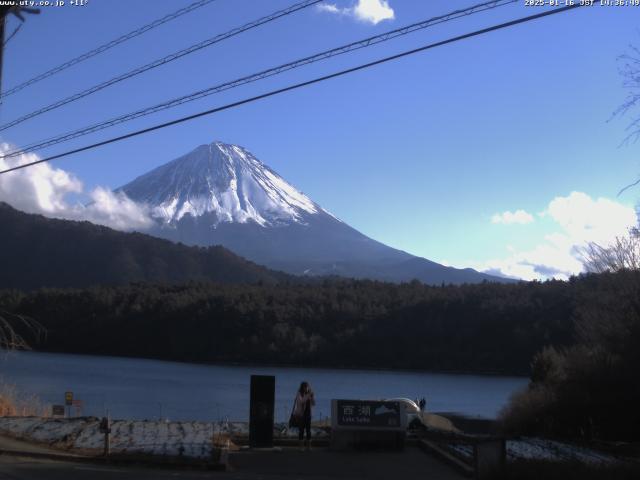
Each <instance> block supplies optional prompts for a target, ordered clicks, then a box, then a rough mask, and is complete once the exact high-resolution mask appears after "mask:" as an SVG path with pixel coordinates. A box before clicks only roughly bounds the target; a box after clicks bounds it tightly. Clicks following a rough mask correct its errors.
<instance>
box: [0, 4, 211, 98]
mask: <svg viewBox="0 0 640 480" xmlns="http://www.w3.org/2000/svg"><path fill="white" fill-rule="evenodd" d="M215 1H216V0H198V1H197V2H194V3H192V4H191V5H187V6H186V7H183V8H181V9H179V10H176V11H175V12H173V13H170V14H168V15H165V16H164V17H162V18H159V19H157V20H155V21H153V22H151V23H149V24H147V25H144V26H142V27H140V28H137V29H135V30H133V31H131V32H129V33H127V34H125V35H122V36H120V37H118V38H116V39H114V40H111V41H110V42H107V43H105V44H103V45H100V46H99V47H96V48H94V49H93V50H90V51H88V52H86V53H83V54H82V55H80V56H78V57H75V58H72V59H71V60H69V61H67V62H65V63H63V64H61V65H58V66H57V67H54V68H52V69H51V70H47V71H46V72H44V73H41V74H40V75H37V76H35V77H33V78H31V79H29V80H27V81H25V82H22V83H20V84H19V85H16V86H15V87H13V88H10V89H9V90H7V91H6V92H4V93H3V94H2V95H1V96H0V98H4V97H8V96H9V95H13V94H14V93H16V92H19V91H20V90H23V89H25V88H27V87H29V86H31V85H33V84H34V83H37V82H39V81H40V80H44V79H45V78H48V77H50V76H52V75H55V74H56V73H60V72H62V71H63V70H66V69H67V68H69V67H72V66H74V65H77V64H78V63H81V62H84V61H85V60H87V59H89V58H91V57H95V56H96V55H99V54H101V53H103V52H106V51H107V50H109V49H111V48H113V47H115V46H116V45H120V44H121V43H124V42H126V41H127V40H131V39H132V38H135V37H137V36H139V35H142V34H143V33H146V32H148V31H149V30H153V29H154V28H156V27H159V26H160V25H162V24H165V23H167V22H170V21H171V20H175V19H176V18H178V17H181V16H182V15H184V14H186V13H189V12H192V11H193V10H196V9H197V8H200V7H204V6H205V5H207V4H209V3H211V2H215Z"/></svg>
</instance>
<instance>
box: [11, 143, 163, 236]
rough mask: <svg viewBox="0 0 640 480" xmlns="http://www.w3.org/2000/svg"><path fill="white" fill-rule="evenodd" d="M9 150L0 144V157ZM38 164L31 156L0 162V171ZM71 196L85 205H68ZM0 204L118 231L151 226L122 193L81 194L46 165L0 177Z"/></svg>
mask: <svg viewBox="0 0 640 480" xmlns="http://www.w3.org/2000/svg"><path fill="white" fill-rule="evenodd" d="M11 150H12V148H11V147H10V146H9V145H7V144H6V143H4V144H0V153H1V154H4V153H6V152H8V151H11ZM36 160H38V156H37V155H35V154H25V155H21V156H19V157H14V158H8V159H2V158H0V170H5V169H7V168H11V167H14V166H17V165H21V164H24V163H29V162H33V161H36ZM72 195H86V196H87V197H88V199H89V201H88V202H87V203H86V205H85V204H82V203H78V202H76V203H72V202H71V201H70V200H69V197H70V196H72ZM0 201H3V202H6V203H8V204H9V205H12V206H13V207H15V208H17V209H18V210H22V211H24V212H28V213H40V214H42V215H45V216H48V217H54V218H63V219H67V220H88V221H90V222H92V223H97V224H100V225H105V226H108V227H111V228H115V229H118V230H141V229H142V230H143V229H145V228H148V227H150V226H151V224H152V222H153V221H152V220H151V217H150V215H149V211H148V209H147V207H146V206H144V205H140V204H137V203H136V202H134V201H133V200H131V199H130V198H128V197H127V196H126V195H124V194H123V193H114V192H112V191H111V190H109V189H106V188H102V187H97V188H95V189H93V190H92V191H90V192H86V193H85V192H84V187H83V185H82V182H81V181H80V180H79V179H78V178H76V177H75V176H73V175H72V174H70V173H69V172H66V171H64V170H62V169H60V168H54V167H52V166H51V165H49V164H47V163H41V164H38V165H33V166H31V167H28V168H24V169H21V170H15V171H13V172H10V173H5V174H2V175H0Z"/></svg>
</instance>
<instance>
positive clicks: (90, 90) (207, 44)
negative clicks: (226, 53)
mask: <svg viewBox="0 0 640 480" xmlns="http://www.w3.org/2000/svg"><path fill="white" fill-rule="evenodd" d="M322 1H324V0H304V1H302V2H300V3H296V4H294V5H291V6H289V7H287V8H285V9H283V10H278V11H277V12H274V13H272V14H270V15H267V16H265V17H261V18H259V19H257V20H254V21H253V22H249V23H247V24H245V25H242V26H241V27H237V28H234V29H233V30H229V31H228V32H225V33H221V34H220V35H216V36H215V37H212V38H208V39H207V40H204V41H202V42H199V43H196V44H194V45H191V46H190V47H187V48H184V49H182V50H179V51H177V52H174V53H172V54H170V55H166V56H164V57H162V58H160V59H157V60H154V61H153V62H151V63H147V64H146V65H143V66H141V67H138V68H135V69H133V70H131V71H129V72H127V73H123V74H122V75H118V76H117V77H113V78H112V79H110V80H107V81H105V82H102V83H99V84H97V85H94V86H93V87H90V88H88V89H86V90H83V91H81V92H78V93H76V94H74V95H71V96H70V97H67V98H64V99H62V100H58V101H57V102H54V103H52V104H49V105H47V106H45V107H42V108H40V109H38V110H35V111H33V112H31V113H28V114H26V115H23V116H22V117H19V118H16V119H15V120H12V121H11V122H9V123H5V124H4V125H0V132H1V131H3V130H6V129H8V128H11V127H13V126H15V125H18V124H20V123H22V122H25V121H27V120H29V119H31V118H33V117H37V116H39V115H42V114H43V113H46V112H50V111H51V110H55V109H56V108H59V107H62V106H63V105H67V104H68V103H71V102H75V101H76V100H80V99H81V98H84V97H86V96H88V95H91V94H93V93H96V92H99V91H100V90H103V89H105V88H107V87H110V86H111V85H115V84H116V83H120V82H122V81H124V80H128V79H130V78H132V77H135V76H136V75H140V74H141V73H144V72H147V71H149V70H152V69H154V68H157V67H160V66H162V65H165V64H167V63H170V62H173V61H174V60H177V59H179V58H182V57H184V56H186V55H189V54H191V53H194V52H197V51H198V50H202V49H203V48H206V47H210V46H211V45H214V44H216V43H219V42H222V41H223V40H226V39H228V38H231V37H234V36H236V35H239V34H241V33H243V32H246V31H247V30H251V29H254V28H257V27H259V26H261V25H264V24H266V23H269V22H272V21H274V20H277V19H279V18H281V17H284V16H286V15H289V14H291V13H294V12H297V11H299V10H302V9H305V8H308V7H310V6H312V5H315V4H317V3H320V2H322Z"/></svg>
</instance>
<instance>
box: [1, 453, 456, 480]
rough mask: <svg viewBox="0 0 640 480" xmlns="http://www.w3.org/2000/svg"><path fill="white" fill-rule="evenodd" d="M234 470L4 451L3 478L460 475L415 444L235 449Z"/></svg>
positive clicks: (286, 479)
mask: <svg viewBox="0 0 640 480" xmlns="http://www.w3.org/2000/svg"><path fill="white" fill-rule="evenodd" d="M230 460H231V463H232V467H233V470H232V471H230V472H203V471H185V470H168V469H161V468H133V467H124V466H117V465H116V466H102V465H92V464H87V463H82V464H79V463H72V462H61V461H51V460H41V459H37V460H36V459H28V458H20V457H10V456H0V480H85V479H90V480H116V479H117V480H129V479H131V480H152V479H158V480H165V479H175V478H186V479H205V478H212V479H220V480H262V479H264V480H293V479H298V478H300V479H312V480H329V479H335V478H338V479H341V480H351V479H354V480H355V479H358V480H360V479H372V480H383V479H384V480H388V479H393V478H428V479H429V480H460V479H462V478H464V477H462V476H460V475H459V474H458V473H457V472H456V471H454V470H452V469H451V468H450V467H448V466H446V465H444V464H442V463H440V462H439V461H438V460H436V459H435V458H433V457H432V456H430V455H427V454H425V453H423V452H421V451H420V450H418V449H417V448H407V450H406V451H405V452H402V453H384V452H381V453H357V452H356V453H337V452H329V451H327V450H325V449H317V450H315V451H312V452H299V451H296V450H294V449H287V450H284V451H282V452H276V453H271V452H251V453H237V454H234V455H232V456H231V459H230Z"/></svg>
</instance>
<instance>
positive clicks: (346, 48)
mask: <svg viewBox="0 0 640 480" xmlns="http://www.w3.org/2000/svg"><path fill="white" fill-rule="evenodd" d="M517 1H519V0H493V1H488V2H484V3H480V4H477V5H474V6H471V7H468V8H465V9H462V10H455V11H453V12H451V13H447V14H445V15H440V16H437V17H433V18H430V19H427V20H423V21H421V22H417V23H413V24H411V25H407V26H404V27H400V28H397V29H394V30H390V31H387V32H384V33H381V34H379V35H375V36H372V37H369V38H365V39H364V40H359V41H357V42H352V43H349V44H346V45H342V46H340V47H337V48H333V49H330V50H325V51H323V52H320V53H316V54H314V55H311V56H308V57H304V58H301V59H298V60H294V61H293V62H289V63H285V64H283V65H279V66H277V67H273V68H269V69H267V70H263V71H262V72H259V73H255V74H252V75H249V76H246V77H242V78H239V79H236V80H232V81H230V82H225V83H222V84H219V85H215V86H213V87H208V88H206V89H203V90H199V91H197V92H194V93H191V94H188V95H184V96H182V97H178V98H174V99H172V100H168V101H166V102H163V103H160V104H157V105H153V106H151V107H147V108H143V109H141V110H137V111H135V112H131V113H127V114H125V115H121V116H119V117H115V118H112V119H109V120H106V121H103V122H100V123H97V124H94V125H90V126H88V127H83V128H81V129H79V130H75V131H73V132H68V133H65V134H62V135H58V136H56V137H53V138H49V139H46V140H40V141H38V142H34V143H32V144H29V145H27V146H26V147H23V148H21V149H18V150H13V151H11V152H9V153H7V154H6V155H4V156H3V157H1V158H8V157H15V156H17V155H20V154H22V153H27V152H31V151H34V150H40V149H43V148H46V147H50V146H53V145H57V144H59V143H63V142H66V141H69V140H73V139H74V138H78V137H81V136H84V135H89V134H91V133H95V132H97V131H100V130H104V129H106V128H109V127H112V126H115V125H118V124H120V123H124V122H128V121H131V120H135V119H137V118H140V117H144V116H147V115H151V114H153V113H157V112H159V111H162V110H167V109H169V108H173V107H176V106H178V105H182V104H183V103H187V102H192V101H194V100H199V99H201V98H204V97H207V96H209V95H213V94H215V93H219V92H222V91H225V90H230V89H232V88H236V87H239V86H242V85H246V84H248V83H252V82H255V81H258V80H262V79H264V78H268V77H272V76H275V75H278V74H280V73H283V72H286V71H289V70H293V69H295V68H299V67H302V66H305V65H309V64H311V63H315V62H318V61H321V60H326V59H328V58H331V57H335V56H337V55H342V54H345V53H348V52H352V51H354V50H359V49H361V48H365V47H369V46H371V45H375V44H378V43H382V42H386V41H388V40H392V39H394V38H396V37H399V36H402V35H407V34H409V33H412V32H415V31H418V30H422V29H425V28H428V27H432V26H434V25H437V24H440V23H444V22H448V21H451V20H455V19H457V18H460V17H463V16H467V15H472V14H474V13H479V12H482V11H486V10H490V9H493V8H497V7H501V6H505V5H508V4H511V3H515V2H517Z"/></svg>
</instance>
